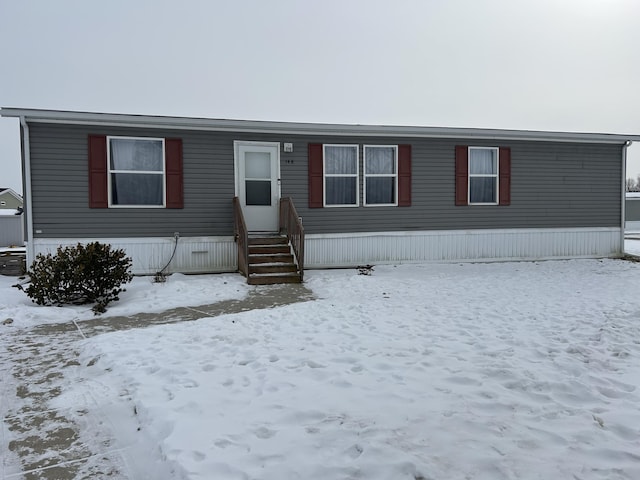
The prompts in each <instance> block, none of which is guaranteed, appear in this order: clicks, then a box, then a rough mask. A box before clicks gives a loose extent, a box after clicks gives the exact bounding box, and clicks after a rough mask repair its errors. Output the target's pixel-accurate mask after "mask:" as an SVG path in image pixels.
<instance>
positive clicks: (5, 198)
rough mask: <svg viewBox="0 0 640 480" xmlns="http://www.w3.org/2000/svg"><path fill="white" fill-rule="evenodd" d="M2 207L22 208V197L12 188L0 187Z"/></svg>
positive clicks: (0, 204)
mask: <svg viewBox="0 0 640 480" xmlns="http://www.w3.org/2000/svg"><path fill="white" fill-rule="evenodd" d="M0 208H2V209H4V208H8V209H12V210H17V209H18V208H22V197H21V196H20V195H18V194H17V193H16V192H14V191H13V190H12V189H10V188H2V187H0Z"/></svg>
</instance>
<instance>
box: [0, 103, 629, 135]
mask: <svg viewBox="0 0 640 480" xmlns="http://www.w3.org/2000/svg"><path fill="white" fill-rule="evenodd" d="M0 116H3V117H21V118H24V119H25V121H26V122H27V123H59V124H75V125H103V126H117V127H138V128H167V129H178V130H208V131H219V132H243V133H272V134H289V135H313V136H320V135H321V136H364V137H407V138H461V139H462V138H464V139H482V140H536V141H556V142H578V143H614V144H624V143H626V142H628V141H632V142H638V141H640V135H622V134H609V133H574V132H543V131H533V130H502V129H482V128H457V127H454V128H449V127H418V126H396V125H348V124H326V123H297V122H271V121H260V120H228V119H211V118H190V117H166V116H152V115H127V114H119V113H91V112H73V111H60V110H39V109H23V108H11V107H3V108H2V109H0Z"/></svg>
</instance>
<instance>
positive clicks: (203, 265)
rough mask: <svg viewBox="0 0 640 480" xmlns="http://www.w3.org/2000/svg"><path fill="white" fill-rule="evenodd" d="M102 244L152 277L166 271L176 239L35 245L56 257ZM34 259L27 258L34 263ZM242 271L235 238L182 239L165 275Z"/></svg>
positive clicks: (42, 240) (65, 240) (59, 241)
mask: <svg viewBox="0 0 640 480" xmlns="http://www.w3.org/2000/svg"><path fill="white" fill-rule="evenodd" d="M95 241H99V242H101V243H108V244H110V245H111V246H112V248H122V249H124V251H125V252H126V253H127V255H128V256H129V257H131V259H132V260H133V268H132V271H133V273H134V274H136V275H151V274H154V273H156V272H158V271H159V270H160V269H162V268H163V267H164V266H165V265H166V264H167V262H168V261H169V259H170V258H171V254H172V253H173V249H174V246H175V240H174V239H173V238H167V237H152V238H92V239H87V238H80V239H70V238H38V239H36V240H35V242H34V249H35V255H37V254H38V253H42V254H47V253H52V254H54V253H55V252H56V250H57V249H58V246H60V245H63V246H67V245H76V244H77V243H78V242H80V243H85V244H86V243H90V242H95ZM32 261H33V259H27V262H28V264H31V262H32ZM237 269H238V250H237V248H236V243H235V242H234V240H233V237H181V238H179V239H178V246H177V248H176V253H175V255H174V257H173V259H172V260H171V263H169V266H168V267H167V268H166V269H165V273H174V272H181V273H213V272H233V271H236V270H237Z"/></svg>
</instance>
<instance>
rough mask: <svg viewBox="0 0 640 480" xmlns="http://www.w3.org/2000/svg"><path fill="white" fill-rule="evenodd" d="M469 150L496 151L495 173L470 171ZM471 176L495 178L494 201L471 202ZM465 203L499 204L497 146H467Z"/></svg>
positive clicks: (498, 154) (498, 159)
mask: <svg viewBox="0 0 640 480" xmlns="http://www.w3.org/2000/svg"><path fill="white" fill-rule="evenodd" d="M471 150H493V151H494V152H496V173H474V174H472V173H471ZM471 177H491V178H495V179H496V201H495V202H471ZM467 204H468V205H499V204H500V149H499V148H498V147H468V150H467Z"/></svg>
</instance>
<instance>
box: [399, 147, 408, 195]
mask: <svg viewBox="0 0 640 480" xmlns="http://www.w3.org/2000/svg"><path fill="white" fill-rule="evenodd" d="M398 206H399V207H410V206H411V145H398Z"/></svg>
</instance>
